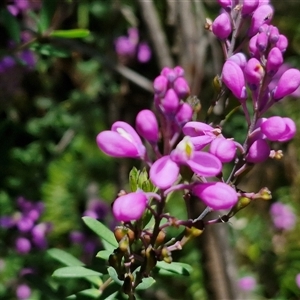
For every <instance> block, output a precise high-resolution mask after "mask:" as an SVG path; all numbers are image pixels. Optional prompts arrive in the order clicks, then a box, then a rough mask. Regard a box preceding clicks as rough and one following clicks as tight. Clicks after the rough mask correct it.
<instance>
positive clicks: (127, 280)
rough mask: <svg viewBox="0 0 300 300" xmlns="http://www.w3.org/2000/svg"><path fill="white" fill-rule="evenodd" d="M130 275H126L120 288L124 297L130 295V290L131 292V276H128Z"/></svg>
mask: <svg viewBox="0 0 300 300" xmlns="http://www.w3.org/2000/svg"><path fill="white" fill-rule="evenodd" d="M130 275H131V276H130ZM130 275H128V274H127V275H126V276H125V279H124V283H123V286H122V290H123V292H124V294H126V295H128V294H130V293H131V290H132V282H133V276H132V274H130Z"/></svg>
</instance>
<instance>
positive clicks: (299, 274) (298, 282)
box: [295, 273, 300, 289]
mask: <svg viewBox="0 0 300 300" xmlns="http://www.w3.org/2000/svg"><path fill="white" fill-rule="evenodd" d="M295 281H296V284H297V287H298V288H299V289H300V273H298V274H297V275H296V278H295Z"/></svg>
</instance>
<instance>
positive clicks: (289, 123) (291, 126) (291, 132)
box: [278, 118, 296, 142]
mask: <svg viewBox="0 0 300 300" xmlns="http://www.w3.org/2000/svg"><path fill="white" fill-rule="evenodd" d="M282 119H283V121H284V122H285V125H286V127H285V131H284V133H283V135H282V136H281V137H280V138H279V139H278V141H279V142H287V141H289V140H291V139H292V138H293V137H294V136H295V134H296V124H295V122H294V121H293V120H292V119H290V118H282Z"/></svg>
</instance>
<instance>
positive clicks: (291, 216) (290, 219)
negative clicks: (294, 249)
mask: <svg viewBox="0 0 300 300" xmlns="http://www.w3.org/2000/svg"><path fill="white" fill-rule="evenodd" d="M270 214H271V217H272V221H273V224H274V226H275V227H276V228H277V229H280V230H291V229H293V228H294V227H295V225H296V220H297V218H296V215H295V213H294V212H293V210H292V209H291V207H290V206H288V205H286V204H283V203H281V202H276V203H273V204H272V205H271V208H270Z"/></svg>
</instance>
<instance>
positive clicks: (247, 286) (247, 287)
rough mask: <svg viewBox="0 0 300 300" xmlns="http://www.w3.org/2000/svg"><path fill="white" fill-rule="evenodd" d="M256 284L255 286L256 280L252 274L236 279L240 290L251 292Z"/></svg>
mask: <svg viewBox="0 0 300 300" xmlns="http://www.w3.org/2000/svg"><path fill="white" fill-rule="evenodd" d="M256 286H257V283H256V280H255V278H254V277H252V276H245V277H242V278H240V279H239V281H238V287H239V288H240V289H241V290H242V291H246V292H251V291H253V290H255V288H256Z"/></svg>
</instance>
